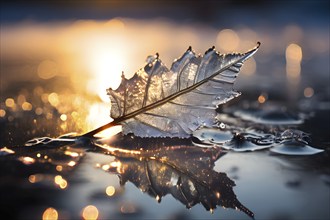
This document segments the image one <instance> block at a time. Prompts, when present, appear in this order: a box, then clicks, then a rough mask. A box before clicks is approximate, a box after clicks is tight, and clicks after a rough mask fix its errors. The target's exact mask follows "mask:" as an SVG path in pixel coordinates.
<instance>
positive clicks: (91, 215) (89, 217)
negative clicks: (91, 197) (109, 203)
mask: <svg viewBox="0 0 330 220" xmlns="http://www.w3.org/2000/svg"><path fill="white" fill-rule="evenodd" d="M98 216H99V210H98V209H97V208H96V207H95V206H93V205H88V206H86V207H85V208H84V209H83V211H82V217H83V219H84V220H96V219H98Z"/></svg>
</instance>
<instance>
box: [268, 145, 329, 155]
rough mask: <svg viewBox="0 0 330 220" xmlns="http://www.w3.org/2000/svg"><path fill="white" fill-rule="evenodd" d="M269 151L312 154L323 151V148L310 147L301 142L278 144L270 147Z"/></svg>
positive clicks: (286, 153) (287, 153)
mask: <svg viewBox="0 0 330 220" xmlns="http://www.w3.org/2000/svg"><path fill="white" fill-rule="evenodd" d="M270 151H271V152H274V153H278V154H284V155H297V156H299V155H313V154H318V153H321V152H323V151H324V150H321V149H317V148H314V147H311V146H309V145H305V144H302V143H286V144H279V145H276V146H275V147H273V148H271V149H270Z"/></svg>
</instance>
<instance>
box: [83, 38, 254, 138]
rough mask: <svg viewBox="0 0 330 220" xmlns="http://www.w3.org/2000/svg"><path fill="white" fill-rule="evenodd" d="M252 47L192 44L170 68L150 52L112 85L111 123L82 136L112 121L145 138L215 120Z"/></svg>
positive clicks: (179, 133)
mask: <svg viewBox="0 0 330 220" xmlns="http://www.w3.org/2000/svg"><path fill="white" fill-rule="evenodd" d="M259 46H260V43H259V42H258V45H257V46H256V47H255V48H253V49H252V50H250V51H248V52H246V53H244V54H240V53H232V54H225V55H223V54H219V53H218V52H217V51H215V50H214V47H213V48H210V49H209V50H208V51H206V52H205V54H204V55H203V56H201V55H196V54H195V53H194V52H193V51H192V49H191V47H189V49H188V50H187V51H186V52H185V53H184V54H183V55H182V57H180V58H179V59H177V60H175V62H174V63H173V64H172V67H171V68H170V69H168V68H167V67H166V66H165V65H164V64H163V63H162V61H161V60H160V59H159V55H158V54H157V55H156V56H149V57H148V59H147V64H146V65H145V66H144V67H143V68H141V69H140V70H139V71H137V72H136V73H135V74H134V76H133V77H132V78H131V79H126V78H125V76H124V74H123V75H122V81H121V84H120V86H119V87H118V88H117V89H116V90H113V89H111V88H110V89H108V94H109V95H110V99H111V117H112V118H113V119H114V121H113V122H111V123H109V124H107V125H104V126H102V127H100V128H98V129H95V130H94V131H91V132H89V133H87V134H85V135H84V136H93V135H94V134H96V133H98V132H100V131H102V130H104V129H106V128H108V127H111V126H113V125H117V124H121V125H123V133H124V134H128V133H134V135H136V136H141V137H189V136H190V134H191V133H192V132H193V131H195V130H196V129H197V128H199V127H201V126H210V125H212V124H213V122H214V117H215V114H216V112H215V109H216V108H217V107H218V106H219V105H221V104H223V103H226V102H228V101H229V100H231V99H233V98H235V97H237V96H239V95H240V93H239V92H236V91H234V90H233V84H234V82H235V80H236V77H237V75H238V73H239V70H240V68H241V66H242V65H243V62H244V61H245V60H247V59H248V58H249V57H251V56H252V55H253V54H254V53H255V52H256V51H257V50H258V48H259Z"/></svg>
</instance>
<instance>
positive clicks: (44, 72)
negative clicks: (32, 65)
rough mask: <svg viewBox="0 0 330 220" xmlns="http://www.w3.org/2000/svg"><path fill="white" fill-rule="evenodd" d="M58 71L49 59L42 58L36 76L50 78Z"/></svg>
mask: <svg viewBox="0 0 330 220" xmlns="http://www.w3.org/2000/svg"><path fill="white" fill-rule="evenodd" d="M57 73H58V67H57V64H56V63H55V62H54V61H51V60H44V61H42V62H41V63H40V64H39V66H38V76H39V77H40V78H41V79H50V78H53V77H54V76H56V74H57Z"/></svg>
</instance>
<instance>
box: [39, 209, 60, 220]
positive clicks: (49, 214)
mask: <svg viewBox="0 0 330 220" xmlns="http://www.w3.org/2000/svg"><path fill="white" fill-rule="evenodd" d="M57 219H58V212H57V210H56V209H54V208H52V207H49V208H47V209H46V210H45V211H44V213H43V214H42V220H57Z"/></svg>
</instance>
